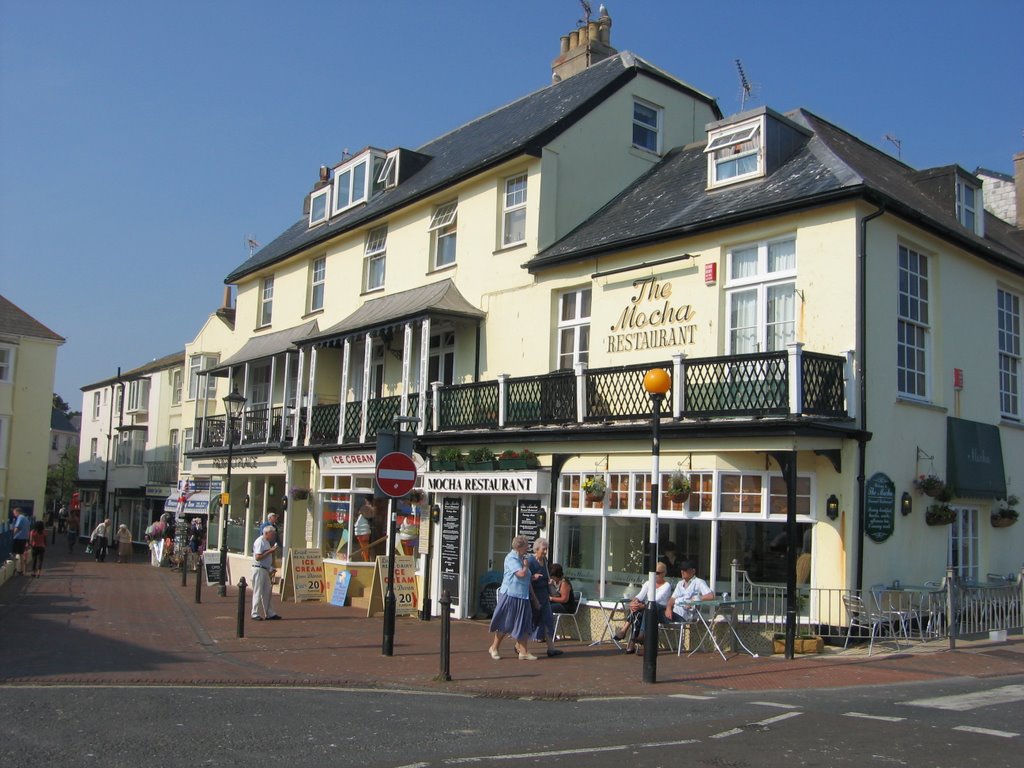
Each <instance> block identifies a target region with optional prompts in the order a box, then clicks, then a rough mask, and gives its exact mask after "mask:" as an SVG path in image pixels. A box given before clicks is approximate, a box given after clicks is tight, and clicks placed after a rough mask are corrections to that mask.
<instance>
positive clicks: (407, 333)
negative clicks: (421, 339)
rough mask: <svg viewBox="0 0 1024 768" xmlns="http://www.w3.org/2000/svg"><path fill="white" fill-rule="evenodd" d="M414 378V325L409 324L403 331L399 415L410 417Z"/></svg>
mask: <svg viewBox="0 0 1024 768" xmlns="http://www.w3.org/2000/svg"><path fill="white" fill-rule="evenodd" d="M411 376H412V323H411V322H408V323H406V324H405V326H404V327H403V329H402V396H401V400H400V405H399V407H398V413H399V414H400V415H402V416H408V415H409V379H410V377H411Z"/></svg>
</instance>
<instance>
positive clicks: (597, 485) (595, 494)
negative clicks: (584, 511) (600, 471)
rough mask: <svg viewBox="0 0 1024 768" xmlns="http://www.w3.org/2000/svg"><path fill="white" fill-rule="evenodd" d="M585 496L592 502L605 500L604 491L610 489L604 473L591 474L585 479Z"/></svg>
mask: <svg viewBox="0 0 1024 768" xmlns="http://www.w3.org/2000/svg"><path fill="white" fill-rule="evenodd" d="M582 487H583V496H584V498H585V499H586V500H587V501H588V502H590V503H594V502H598V501H604V492H605V491H606V490H608V485H607V483H605V480H604V477H603V476H602V475H591V476H590V477H588V478H587V479H586V480H584V481H583V486H582Z"/></svg>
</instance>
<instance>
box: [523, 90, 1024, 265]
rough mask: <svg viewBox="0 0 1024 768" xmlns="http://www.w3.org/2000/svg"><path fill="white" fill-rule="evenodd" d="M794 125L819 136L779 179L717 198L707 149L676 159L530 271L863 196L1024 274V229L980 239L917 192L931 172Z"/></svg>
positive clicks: (945, 206) (800, 120)
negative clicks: (709, 174)
mask: <svg viewBox="0 0 1024 768" xmlns="http://www.w3.org/2000/svg"><path fill="white" fill-rule="evenodd" d="M786 117H787V118H788V119H790V120H792V121H793V122H794V123H796V124H798V125H801V126H803V127H805V128H807V129H809V130H810V131H812V135H811V136H810V137H809V138H808V139H807V141H806V143H805V144H804V145H803V146H802V148H800V149H799V150H798V151H796V152H795V153H794V154H793V155H792V156H791V157H790V158H789V159H788V160H787V161H786V162H785V163H783V164H782V165H781V166H780V167H779V168H778V169H777V170H776V171H775V172H774V173H772V174H770V175H769V176H767V177H765V178H762V179H757V180H753V181H748V182H744V183H740V184H735V185H731V186H726V187H721V188H719V189H715V190H708V189H707V157H706V155H705V154H704V148H705V146H706V143H702V144H692V145H688V146H686V147H683V148H679V149H675V150H672V151H671V152H669V153H668V154H667V155H666V156H665V158H664V159H663V160H662V161H661V162H660V163H659V164H658V165H656V166H655V167H654V168H652V169H651V170H650V171H649V172H648V173H647V174H645V175H644V176H642V177H641V178H639V179H638V180H637V181H636V182H634V183H633V184H632V185H631V186H629V187H627V188H626V189H625V190H623V191H622V192H621V193H620V194H619V195H618V196H616V197H615V198H613V199H612V200H611V201H609V202H608V203H607V204H606V205H605V206H604V207H603V208H602V209H601V210H599V211H597V212H596V213H595V214H594V215H593V216H591V217H590V218H589V219H588V220H587V221H585V222H583V223H582V224H580V225H579V226H578V227H577V228H576V229H574V230H573V231H572V232H570V233H569V234H567V235H566V236H565V237H564V238H562V239H561V240H559V241H558V242H556V243H554V244H552V245H551V246H549V247H548V248H546V249H545V250H543V251H541V252H540V253H538V254H537V255H536V256H534V257H533V258H532V259H530V260H529V261H528V262H527V263H526V264H524V267H526V268H527V269H528V270H529V271H531V272H538V271H541V270H543V269H544V268H546V267H551V266H554V265H557V264H562V263H567V262H572V261H577V260H580V259H583V258H587V257H590V256H593V255H595V254H597V253H607V252H611V251H619V250H622V249H625V248H632V247H638V246H641V245H648V244H653V243H656V242H659V241H664V240H671V239H677V238H679V237H682V236H685V235H690V234H694V233H697V232H704V231H709V230H713V229H717V228H721V227H726V226H731V225H734V224H737V223H740V222H749V221H753V220H756V219H758V218H765V217H769V216H773V215H778V214H781V213H786V212H791V211H793V210H797V209H800V208H807V207H811V206H816V205H821V204H823V203H826V202H829V201H832V200H840V199H849V198H853V197H863V198H865V199H868V200H870V201H872V202H874V203H877V204H884V205H885V206H886V208H887V210H889V211H890V212H893V213H897V214H899V215H901V216H904V217H906V218H909V219H912V220H914V221H915V222H916V223H917V224H919V225H920V226H923V227H925V228H927V229H930V230H932V231H933V232H935V233H937V234H939V235H940V236H942V237H945V238H948V239H951V240H955V241H958V242H959V243H960V244H961V245H962V246H963V247H964V248H966V249H968V250H970V251H973V252H975V253H977V254H978V255H980V256H982V257H983V258H987V259H990V260H993V261H997V262H999V263H1001V264H1004V265H1005V266H1010V267H1012V268H1014V269H1017V270H1024V247H1022V246H1024V239H1022V236H1021V233H1020V231H1019V230H1015V228H1014V227H1012V226H1009V225H1006V224H1005V223H1003V222H1000V221H999V220H998V218H997V217H995V216H992V215H986V219H985V232H986V236H985V237H978V236H977V235H975V234H974V233H973V232H969V231H968V230H967V229H966V228H965V227H963V226H961V225H960V224H959V223H958V222H957V221H956V219H955V213H954V208H953V205H952V202H951V201H941V202H940V201H938V200H936V199H934V198H933V197H931V196H929V195H928V193H927V191H926V190H925V189H923V188H922V186H921V185H919V184H917V183H915V182H916V181H919V180H920V177H921V172H919V171H916V170H915V169H913V168H911V167H910V166H907V165H905V164H903V163H901V162H900V161H898V160H896V159H894V158H892V157H890V156H889V155H887V154H885V153H883V152H881V151H879V150H877V149H875V148H873V147H871V146H869V145H867V144H865V143H864V142H862V141H860V140H859V139H857V138H856V137H854V136H852V135H851V134H849V133H847V132H845V131H843V130H841V129H840V128H838V127H836V126H835V125H833V124H831V123H829V122H828V121H826V120H823V119H822V118H820V117H818V116H816V115H814V114H813V113H811V112H809V111H807V110H804V109H798V110H795V111H794V112H791V113H788V114H787V115H786ZM952 168H954V166H951V167H950V170H949V172H952Z"/></svg>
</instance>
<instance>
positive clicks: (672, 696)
mask: <svg viewBox="0 0 1024 768" xmlns="http://www.w3.org/2000/svg"><path fill="white" fill-rule="evenodd" d="M668 697H669V698H670V699H693V700H694V701H707V700H708V699H713V698H715V697H714V696H695V695H694V694H692V693H670V694H669V695H668Z"/></svg>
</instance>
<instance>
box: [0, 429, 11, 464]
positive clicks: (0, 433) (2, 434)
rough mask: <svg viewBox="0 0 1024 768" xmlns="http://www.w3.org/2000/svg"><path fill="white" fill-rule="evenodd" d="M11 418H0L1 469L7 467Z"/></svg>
mask: <svg viewBox="0 0 1024 768" xmlns="http://www.w3.org/2000/svg"><path fill="white" fill-rule="evenodd" d="M10 423H11V419H10V417H9V416H0V469H4V468H6V467H7V433H8V432H9V431H10Z"/></svg>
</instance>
